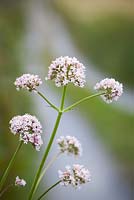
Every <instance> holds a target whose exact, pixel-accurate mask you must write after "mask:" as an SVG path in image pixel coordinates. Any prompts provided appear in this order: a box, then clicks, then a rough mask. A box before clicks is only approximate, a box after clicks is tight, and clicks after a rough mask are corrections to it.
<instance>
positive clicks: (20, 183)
mask: <svg viewBox="0 0 134 200" xmlns="http://www.w3.org/2000/svg"><path fill="white" fill-rule="evenodd" d="M25 185H26V181H25V180H24V179H20V178H19V176H17V177H16V179H15V186H23V187H24V186H25Z"/></svg>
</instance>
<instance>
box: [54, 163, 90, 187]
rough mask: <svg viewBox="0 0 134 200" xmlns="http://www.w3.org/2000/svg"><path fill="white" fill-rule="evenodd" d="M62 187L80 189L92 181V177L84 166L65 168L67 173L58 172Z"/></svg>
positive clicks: (76, 165) (77, 165)
mask: <svg viewBox="0 0 134 200" xmlns="http://www.w3.org/2000/svg"><path fill="white" fill-rule="evenodd" d="M58 173H59V179H60V180H61V183H60V184H61V185H63V186H68V185H72V186H73V187H75V188H80V187H81V185H83V184H85V183H87V182H90V181H91V175H90V172H89V170H88V169H86V168H84V166H83V165H79V164H75V165H73V167H72V168H71V167H70V166H66V167H65V171H61V170H59V171H58Z"/></svg>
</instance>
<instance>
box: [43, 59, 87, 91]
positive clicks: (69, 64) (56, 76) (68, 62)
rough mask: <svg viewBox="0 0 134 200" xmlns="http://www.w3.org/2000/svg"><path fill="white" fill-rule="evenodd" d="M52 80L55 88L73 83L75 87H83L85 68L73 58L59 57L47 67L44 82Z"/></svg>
mask: <svg viewBox="0 0 134 200" xmlns="http://www.w3.org/2000/svg"><path fill="white" fill-rule="evenodd" d="M47 79H48V80H54V81H55V85H56V86H57V87H60V86H65V85H67V84H68V83H73V84H74V85H75V86H79V87H84V84H85V66H84V65H83V64H82V63H80V62H79V61H78V60H77V59H76V58H75V57H73V58H71V57H68V56H65V57H62V56H61V57H59V58H57V59H56V60H54V61H52V64H51V65H50V66H49V71H48V76H47V78H46V80H47Z"/></svg>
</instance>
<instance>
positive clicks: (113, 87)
mask: <svg viewBox="0 0 134 200" xmlns="http://www.w3.org/2000/svg"><path fill="white" fill-rule="evenodd" d="M94 89H95V90H98V91H102V92H103V91H104V92H105V94H103V95H101V96H102V98H103V100H104V101H105V102H107V103H111V102H112V101H113V100H115V101H117V100H118V98H119V97H120V96H121V95H122V93H123V85H122V84H121V83H119V82H118V81H115V79H113V78H110V79H109V78H106V79H104V80H102V81H100V82H99V83H96V85H95V87H94Z"/></svg>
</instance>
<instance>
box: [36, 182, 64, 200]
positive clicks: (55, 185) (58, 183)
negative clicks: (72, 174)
mask: <svg viewBox="0 0 134 200" xmlns="http://www.w3.org/2000/svg"><path fill="white" fill-rule="evenodd" d="M60 182H61V181H58V182H56V183H55V184H54V185H52V186H51V187H50V188H48V189H47V190H46V191H45V192H44V193H43V194H42V195H41V196H40V197H38V199H37V200H40V199H41V198H42V197H44V196H45V195H46V194H47V193H48V192H49V191H50V190H51V189H53V188H54V187H55V186H57V185H58V184H59V183H60Z"/></svg>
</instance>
